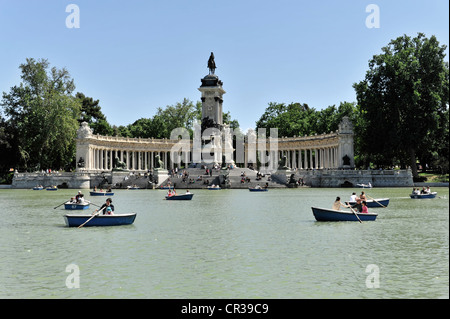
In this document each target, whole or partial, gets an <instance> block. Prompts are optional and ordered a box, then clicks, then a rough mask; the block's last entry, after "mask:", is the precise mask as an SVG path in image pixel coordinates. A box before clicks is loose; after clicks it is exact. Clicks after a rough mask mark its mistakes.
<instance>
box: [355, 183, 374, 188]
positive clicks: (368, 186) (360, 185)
mask: <svg viewBox="0 0 450 319" xmlns="http://www.w3.org/2000/svg"><path fill="white" fill-rule="evenodd" d="M356 186H358V187H359V188H372V184H371V183H368V184H362V183H361V184H356Z"/></svg>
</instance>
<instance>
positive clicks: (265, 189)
mask: <svg viewBox="0 0 450 319" xmlns="http://www.w3.org/2000/svg"><path fill="white" fill-rule="evenodd" d="M248 190H249V191H250V192H268V191H269V190H268V189H267V188H249V189H248Z"/></svg>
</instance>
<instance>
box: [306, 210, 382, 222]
mask: <svg viewBox="0 0 450 319" xmlns="http://www.w3.org/2000/svg"><path fill="white" fill-rule="evenodd" d="M311 209H312V211H313V214H314V217H315V218H316V220H317V221H324V222H343V221H348V222H358V221H359V220H358V218H356V215H355V214H354V213H352V212H347V211H341V210H334V209H326V208H319V207H311ZM357 215H358V217H359V219H360V220H361V221H374V220H375V219H376V218H377V216H378V214H376V213H368V214H362V213H357Z"/></svg>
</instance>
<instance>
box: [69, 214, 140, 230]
mask: <svg viewBox="0 0 450 319" xmlns="http://www.w3.org/2000/svg"><path fill="white" fill-rule="evenodd" d="M91 217H92V215H64V221H65V222H66V225H67V226H68V227H78V226H80V225H82V224H83V223H86V221H87V220H88V219H89V218H91ZM135 219H136V213H131V214H119V215H98V216H95V217H94V218H92V219H91V220H90V221H89V222H87V223H86V224H85V225H84V226H83V227H89V226H120V225H131V224H133V223H134V220H135Z"/></svg>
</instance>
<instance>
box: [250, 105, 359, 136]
mask: <svg viewBox="0 0 450 319" xmlns="http://www.w3.org/2000/svg"><path fill="white" fill-rule="evenodd" d="M355 110H356V107H355V105H354V104H353V103H348V102H343V103H341V104H340V105H339V107H338V108H336V106H335V105H332V106H329V107H327V108H325V109H323V110H319V111H316V110H315V109H314V108H310V107H309V106H308V104H301V103H291V104H288V105H286V104H284V103H273V102H271V103H269V106H268V107H267V108H266V111H265V112H264V114H263V115H262V116H261V117H260V119H259V120H258V121H257V122H256V128H266V129H267V130H266V133H267V132H269V130H270V128H277V129H278V136H280V137H282V136H287V137H293V136H305V135H313V134H325V133H330V132H334V131H336V130H337V129H338V128H339V123H340V122H341V121H342V118H343V117H344V116H349V117H350V119H352V120H353V118H354V112H355Z"/></svg>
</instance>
